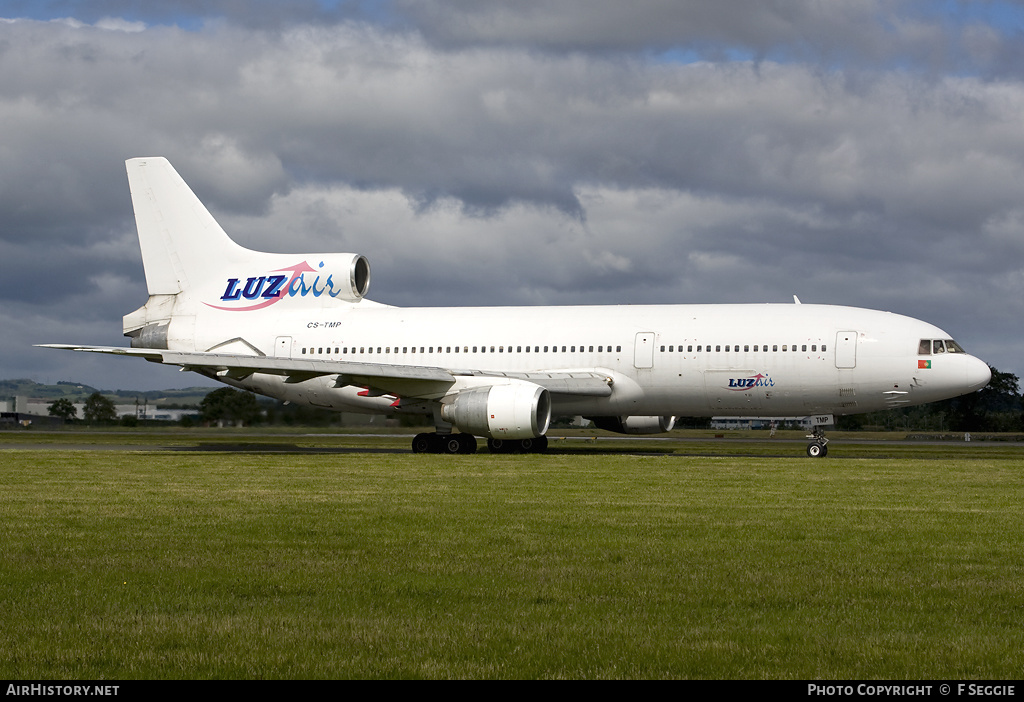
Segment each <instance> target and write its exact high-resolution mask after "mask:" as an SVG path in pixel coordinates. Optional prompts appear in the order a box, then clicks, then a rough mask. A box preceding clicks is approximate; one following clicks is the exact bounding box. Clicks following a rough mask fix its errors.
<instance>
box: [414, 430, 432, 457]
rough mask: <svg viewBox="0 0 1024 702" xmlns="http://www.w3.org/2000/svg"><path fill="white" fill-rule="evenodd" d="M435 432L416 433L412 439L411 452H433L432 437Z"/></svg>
mask: <svg viewBox="0 0 1024 702" xmlns="http://www.w3.org/2000/svg"><path fill="white" fill-rule="evenodd" d="M435 436H437V434H428V433H426V432H424V433H422V434H417V435H416V437H415V438H414V439H413V440H412V452H413V453H433V451H432V450H431V449H432V448H433V443H434V441H433V437H435Z"/></svg>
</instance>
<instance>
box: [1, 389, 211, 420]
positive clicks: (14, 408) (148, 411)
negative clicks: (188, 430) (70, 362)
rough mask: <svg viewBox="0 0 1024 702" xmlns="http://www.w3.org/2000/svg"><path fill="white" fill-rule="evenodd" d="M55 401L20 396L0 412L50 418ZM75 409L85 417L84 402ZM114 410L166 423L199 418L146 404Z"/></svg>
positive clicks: (3, 405) (194, 412) (196, 413)
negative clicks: (190, 417) (51, 406)
mask: <svg viewBox="0 0 1024 702" xmlns="http://www.w3.org/2000/svg"><path fill="white" fill-rule="evenodd" d="M51 404H53V400H47V399H44V398H39V397H25V396H24V395H19V396H17V397H10V398H7V399H5V400H0V412H2V413H4V414H17V415H19V416H23V415H31V416H35V417H49V416H50V405H51ZM74 405H75V409H76V410H78V418H79V419H82V418H83V417H84V408H85V403H84V402H75V403H74ZM114 410H115V412H116V413H117V416H118V417H123V416H125V415H128V416H129V417H135V418H136V419H152V420H158V421H165V422H179V421H181V419H182V417H186V416H192V417H198V416H199V410H197V409H163V408H157V407H154V406H151V405H148V404H146V403H145V402H140V403H135V402H132V403H131V404H119V405H118V404H115V405H114Z"/></svg>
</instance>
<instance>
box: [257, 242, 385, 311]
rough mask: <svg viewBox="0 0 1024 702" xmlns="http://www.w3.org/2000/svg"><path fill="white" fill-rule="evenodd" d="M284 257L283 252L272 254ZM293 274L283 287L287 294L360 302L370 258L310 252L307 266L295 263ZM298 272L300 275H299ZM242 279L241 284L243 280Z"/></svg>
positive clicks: (366, 279) (367, 283)
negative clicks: (322, 296) (323, 296)
mask: <svg viewBox="0 0 1024 702" xmlns="http://www.w3.org/2000/svg"><path fill="white" fill-rule="evenodd" d="M273 255H274V256H276V257H278V258H282V259H283V258H284V256H285V255H284V254H273ZM291 272H292V276H291V277H290V279H289V280H288V282H287V283H286V284H285V287H284V288H283V289H282V290H281V293H282V294H284V295H290V296H295V295H301V296H306V295H308V294H312V295H314V296H316V297H319V296H321V295H327V296H330V297H333V298H336V299H339V300H345V301H346V302H359V301H360V300H362V299H363V297H364V296H365V295H366V293H367V291H369V289H370V262H369V261H368V260H367V259H366V257H365V256H362V255H360V254H352V253H331V254H316V255H307V258H306V264H305V266H293V268H292V269H291ZM296 274H297V275H296ZM242 282H246V281H241V282H240V283H239V285H241V284H242Z"/></svg>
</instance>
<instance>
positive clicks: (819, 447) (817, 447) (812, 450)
mask: <svg viewBox="0 0 1024 702" xmlns="http://www.w3.org/2000/svg"><path fill="white" fill-rule="evenodd" d="M807 455H808V456H810V457H811V458H824V457H825V456H827V455H828V445H827V444H823V443H820V442H817V441H815V442H812V443H810V444H807Z"/></svg>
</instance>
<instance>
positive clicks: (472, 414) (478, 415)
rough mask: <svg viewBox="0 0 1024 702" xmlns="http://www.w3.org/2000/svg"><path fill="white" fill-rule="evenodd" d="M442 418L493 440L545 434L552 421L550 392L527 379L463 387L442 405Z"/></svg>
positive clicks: (462, 428) (467, 430)
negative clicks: (470, 388) (502, 383)
mask: <svg viewBox="0 0 1024 702" xmlns="http://www.w3.org/2000/svg"><path fill="white" fill-rule="evenodd" d="M441 418H442V419H443V420H444V421H446V422H451V423H452V424H454V425H455V426H457V427H458V428H459V429H461V430H462V431H464V432H468V433H470V434H476V435H477V436H486V437H488V438H490V439H529V438H533V437H536V436H543V435H544V434H545V433H547V430H548V425H549V424H550V423H551V395H550V393H548V391H547V390H546V389H545V388H542V387H541V386H539V385H535V384H534V383H529V382H526V381H524V380H519V381H512V382H510V383H508V384H507V385H488V386H487V387H482V388H474V389H472V390H463V391H462V392H460V393H458V394H457V395H455V397H454V398H452V399H451V400H450V401H448V402H445V403H444V404H442V405H441Z"/></svg>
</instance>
